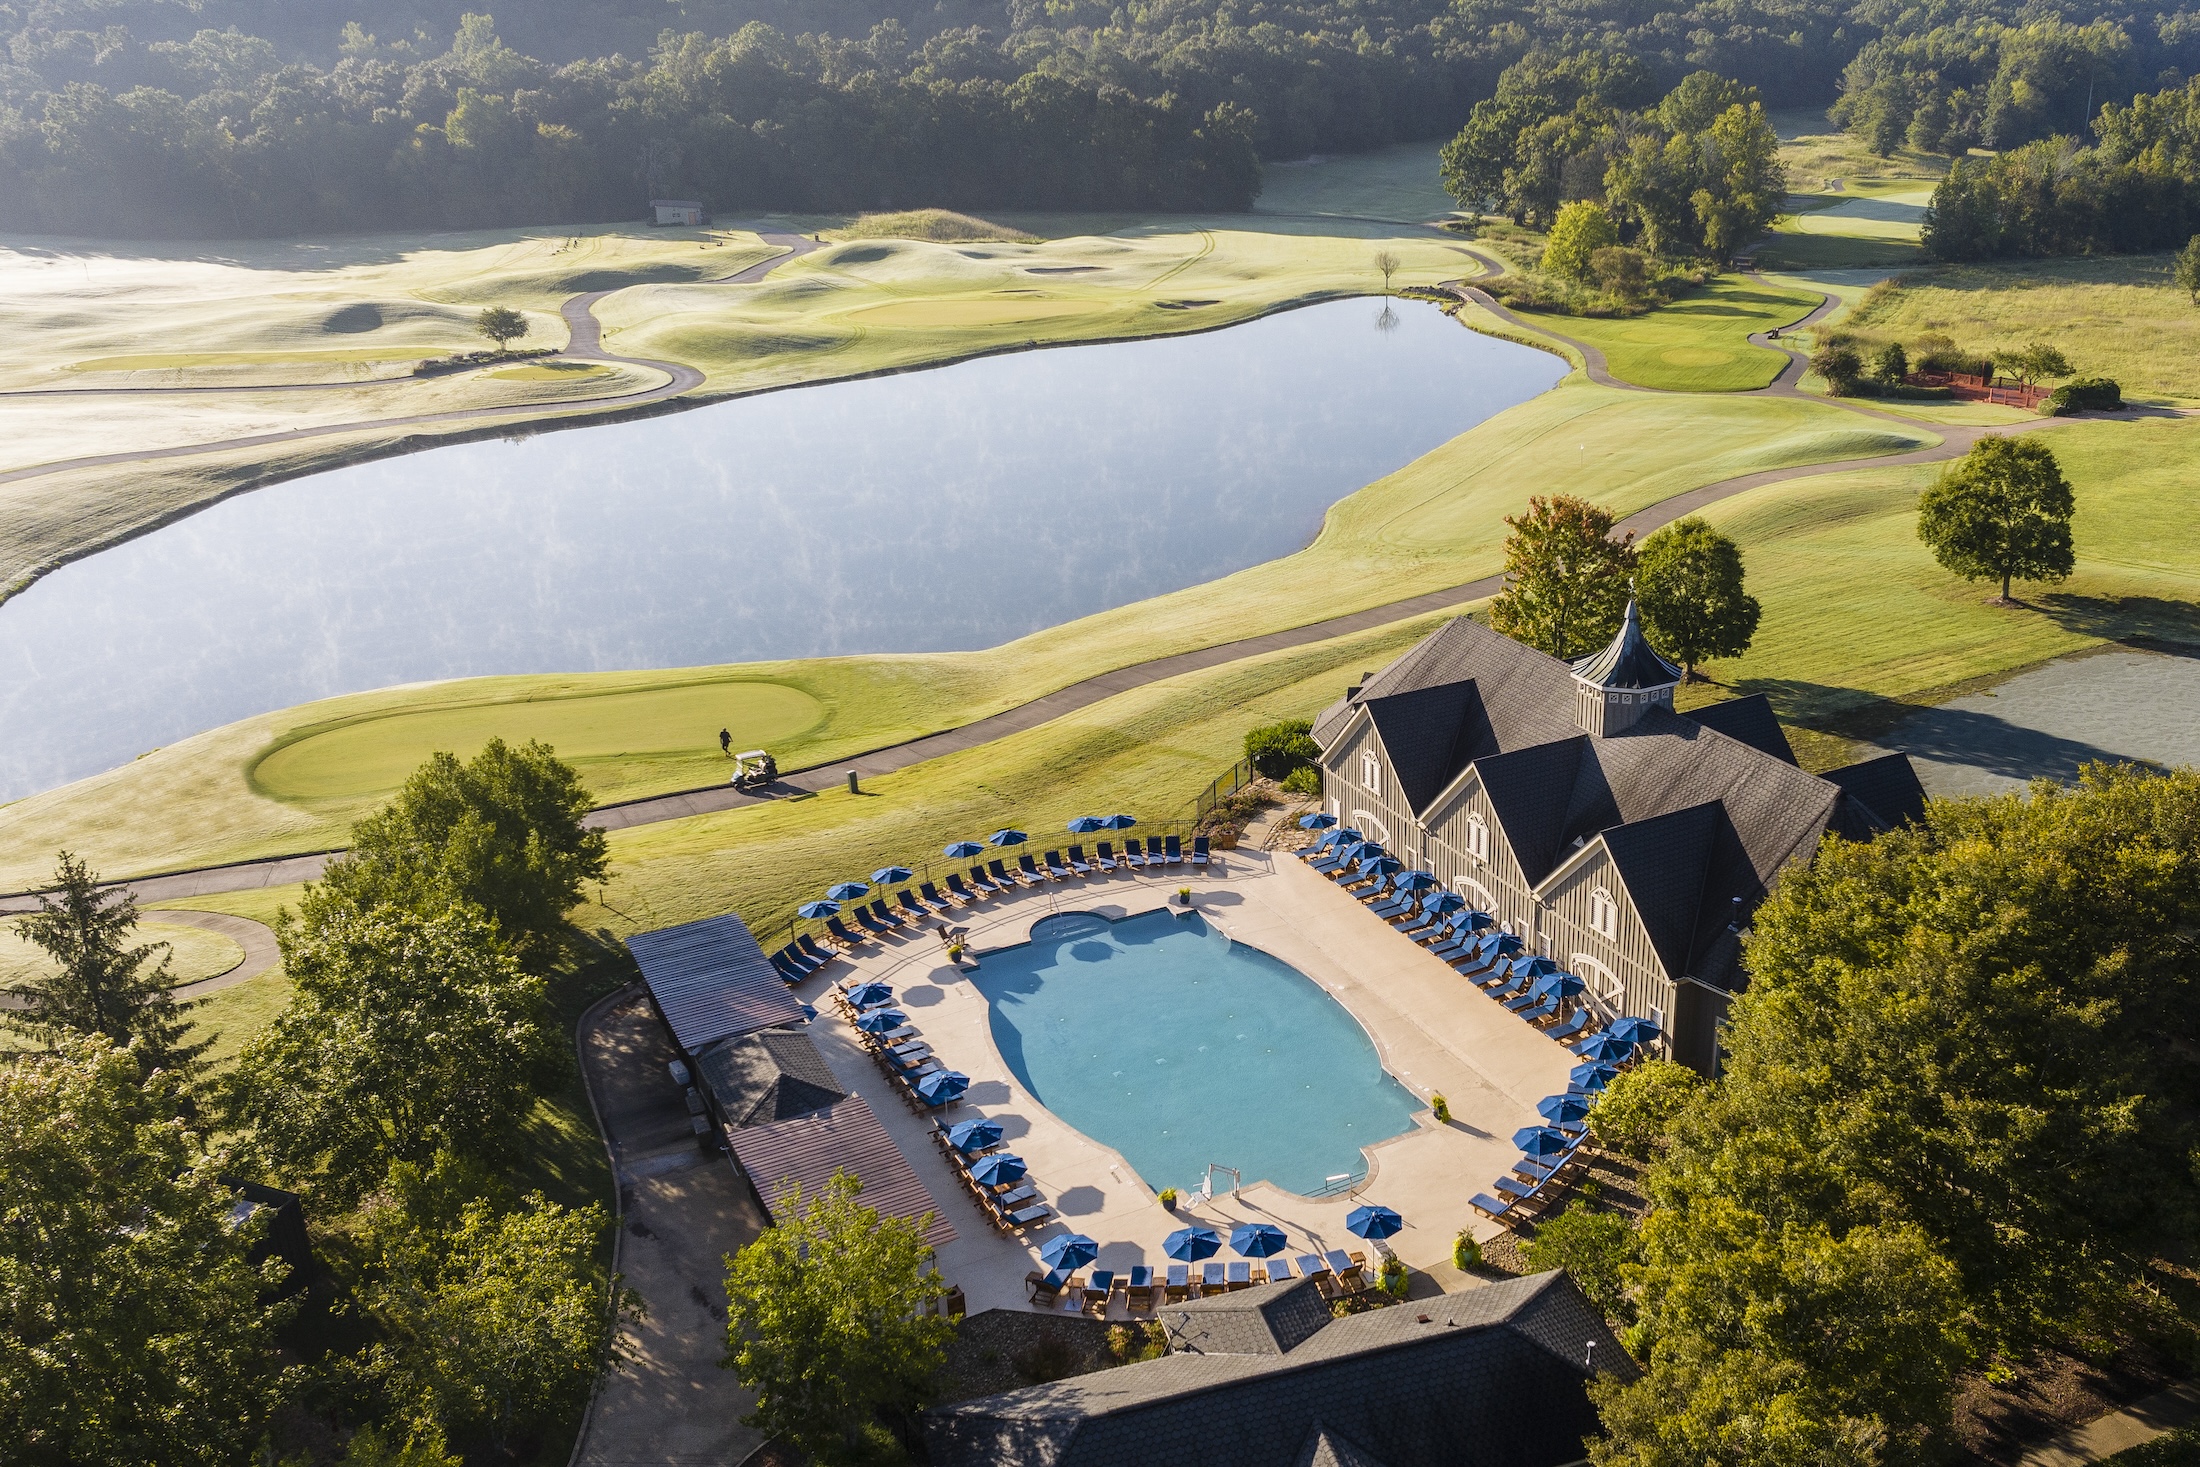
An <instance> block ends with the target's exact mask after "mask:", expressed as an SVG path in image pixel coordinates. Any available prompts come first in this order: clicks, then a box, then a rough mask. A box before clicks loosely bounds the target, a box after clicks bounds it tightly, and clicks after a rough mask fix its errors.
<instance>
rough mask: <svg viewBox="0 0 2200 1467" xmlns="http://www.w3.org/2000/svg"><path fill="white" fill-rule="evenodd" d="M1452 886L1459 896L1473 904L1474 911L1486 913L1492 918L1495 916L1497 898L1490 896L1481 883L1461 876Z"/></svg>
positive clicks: (1488, 890)
mask: <svg viewBox="0 0 2200 1467" xmlns="http://www.w3.org/2000/svg"><path fill="white" fill-rule="evenodd" d="M1452 886H1453V888H1454V889H1455V890H1456V891H1457V892H1458V893H1459V895H1461V896H1463V897H1465V898H1466V899H1467V900H1468V901H1470V902H1472V903H1474V907H1475V910H1476V911H1478V912H1488V913H1489V914H1490V915H1491V916H1493V917H1494V916H1496V915H1497V898H1496V897H1494V896H1491V895H1490V889H1489V888H1488V887H1486V886H1484V885H1483V884H1482V883H1481V882H1479V881H1476V880H1475V879H1474V878H1472V877H1470V876H1462V877H1460V878H1458V880H1456V881H1454V882H1453V883H1452Z"/></svg>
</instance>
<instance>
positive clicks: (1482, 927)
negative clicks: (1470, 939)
mask: <svg viewBox="0 0 2200 1467" xmlns="http://www.w3.org/2000/svg"><path fill="white" fill-rule="evenodd" d="M1454 925H1456V926H1459V927H1463V928H1465V929H1466V930H1467V931H1469V932H1487V931H1489V930H1490V929H1491V928H1492V927H1495V926H1496V925H1497V919H1496V918H1495V917H1492V916H1491V915H1490V914H1489V913H1487V912H1484V911H1480V910H1469V911H1465V912H1461V913H1460V914H1459V917H1458V919H1457V921H1456V923H1455V924H1454Z"/></svg>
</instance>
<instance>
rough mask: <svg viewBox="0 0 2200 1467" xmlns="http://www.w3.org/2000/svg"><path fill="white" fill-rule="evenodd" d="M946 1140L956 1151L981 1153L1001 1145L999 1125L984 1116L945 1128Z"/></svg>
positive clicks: (974, 1117) (958, 1122) (997, 1122)
mask: <svg viewBox="0 0 2200 1467" xmlns="http://www.w3.org/2000/svg"><path fill="white" fill-rule="evenodd" d="M947 1140H948V1144H949V1145H951V1146H953V1147H954V1148H955V1149H956V1150H957V1151H966V1152H967V1151H983V1150H985V1149H986V1148H987V1147H988V1146H998V1145H1000V1144H1001V1123H1000V1122H999V1121H989V1120H987V1119H986V1118H985V1117H984V1116H973V1117H971V1118H970V1119H969V1120H967V1121H957V1122H955V1124H954V1125H952V1126H949V1127H948V1128H947Z"/></svg>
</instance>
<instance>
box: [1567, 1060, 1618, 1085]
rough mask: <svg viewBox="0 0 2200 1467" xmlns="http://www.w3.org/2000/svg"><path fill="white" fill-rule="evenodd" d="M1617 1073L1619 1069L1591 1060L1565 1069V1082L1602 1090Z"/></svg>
mask: <svg viewBox="0 0 2200 1467" xmlns="http://www.w3.org/2000/svg"><path fill="white" fill-rule="evenodd" d="M1618 1074H1619V1071H1617V1070H1615V1069H1613V1068H1612V1067H1611V1066H1610V1065H1600V1064H1597V1063H1596V1062H1594V1061H1591V1062H1590V1063H1588V1064H1585V1065H1575V1066H1574V1067H1573V1069H1571V1070H1569V1071H1567V1073H1566V1083H1567V1084H1569V1085H1577V1086H1579V1087H1580V1088H1582V1089H1583V1090H1602V1089H1603V1088H1604V1087H1605V1086H1607V1085H1609V1084H1611V1083H1612V1080H1613V1077H1615V1076H1616V1075H1618Z"/></svg>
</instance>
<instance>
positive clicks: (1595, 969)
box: [1570, 953, 1627, 1008]
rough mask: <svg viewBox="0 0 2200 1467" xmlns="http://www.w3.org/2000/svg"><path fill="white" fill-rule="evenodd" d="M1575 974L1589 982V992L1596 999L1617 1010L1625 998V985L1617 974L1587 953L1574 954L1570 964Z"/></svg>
mask: <svg viewBox="0 0 2200 1467" xmlns="http://www.w3.org/2000/svg"><path fill="white" fill-rule="evenodd" d="M1570 966H1571V967H1572V968H1573V970H1574V971H1575V972H1576V973H1579V974H1580V975H1581V976H1582V977H1584V978H1587V979H1588V980H1590V991H1591V992H1592V993H1593V994H1594V995H1595V996H1596V998H1597V999H1598V1000H1599V1001H1601V1002H1603V1003H1606V1004H1609V1005H1611V1006H1612V1007H1613V1008H1617V1007H1619V1005H1620V1001H1621V1000H1622V999H1624V998H1626V996H1627V984H1626V982H1625V980H1623V979H1622V978H1621V977H1620V976H1619V974H1617V973H1615V972H1613V971H1612V970H1611V969H1610V968H1607V967H1605V966H1604V964H1603V963H1601V962H1599V961H1597V959H1595V958H1593V957H1591V956H1590V955H1589V954H1587V953H1575V954H1574V956H1573V961H1572V963H1571V964H1570Z"/></svg>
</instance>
